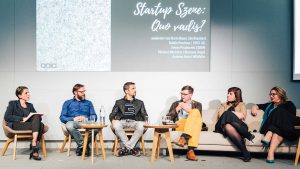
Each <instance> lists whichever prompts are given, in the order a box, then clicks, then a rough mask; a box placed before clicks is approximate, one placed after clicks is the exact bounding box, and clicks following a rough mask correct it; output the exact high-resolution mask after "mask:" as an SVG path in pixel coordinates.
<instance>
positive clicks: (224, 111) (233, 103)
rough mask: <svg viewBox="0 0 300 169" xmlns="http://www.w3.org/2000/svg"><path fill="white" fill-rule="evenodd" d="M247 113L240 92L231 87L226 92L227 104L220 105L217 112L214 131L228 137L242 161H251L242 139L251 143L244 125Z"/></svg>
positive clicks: (238, 89) (252, 137)
mask: <svg viewBox="0 0 300 169" xmlns="http://www.w3.org/2000/svg"><path fill="white" fill-rule="evenodd" d="M246 116H247V111H246V106H245V104H244V103H243V99H242V91H241V89H240V88H238V87H231V88H229V89H228V92H227V102H226V103H223V104H221V106H220V108H219V110H218V121H217V123H216V126H215V131H216V132H218V133H221V134H223V135H224V137H228V138H229V139H230V140H231V142H232V143H233V144H234V145H235V146H236V147H237V148H238V149H239V150H240V151H241V152H242V154H243V156H244V157H243V161H245V162H248V161H250V160H251V156H250V153H249V151H248V150H247V148H246V145H245V141H244V138H247V139H248V140H250V141H252V140H253V139H254V137H255V136H254V135H253V134H251V133H250V132H249V131H248V126H247V124H246V123H244V120H245V119H246Z"/></svg>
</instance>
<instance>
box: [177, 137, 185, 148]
mask: <svg viewBox="0 0 300 169" xmlns="http://www.w3.org/2000/svg"><path fill="white" fill-rule="evenodd" d="M175 144H176V145H178V146H179V147H184V144H185V138H184V137H180V139H179V140H178V142H177V143H175Z"/></svg>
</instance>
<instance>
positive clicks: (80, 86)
mask: <svg viewBox="0 0 300 169" xmlns="http://www.w3.org/2000/svg"><path fill="white" fill-rule="evenodd" d="M82 87H84V85H83V84H79V83H77V84H75V85H74V87H73V89H72V93H73V94H75V93H74V92H77V91H78V89H80V88H82Z"/></svg>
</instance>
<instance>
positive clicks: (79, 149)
mask: <svg viewBox="0 0 300 169" xmlns="http://www.w3.org/2000/svg"><path fill="white" fill-rule="evenodd" d="M76 155H77V156H81V155H82V147H77V149H76Z"/></svg>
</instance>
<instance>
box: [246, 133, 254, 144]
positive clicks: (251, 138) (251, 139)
mask: <svg viewBox="0 0 300 169" xmlns="http://www.w3.org/2000/svg"><path fill="white" fill-rule="evenodd" d="M250 134H251V133H250ZM254 138H255V135H254V134H251V135H250V137H249V138H247V139H248V140H249V141H251V142H252V143H254V142H253V140H254Z"/></svg>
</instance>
